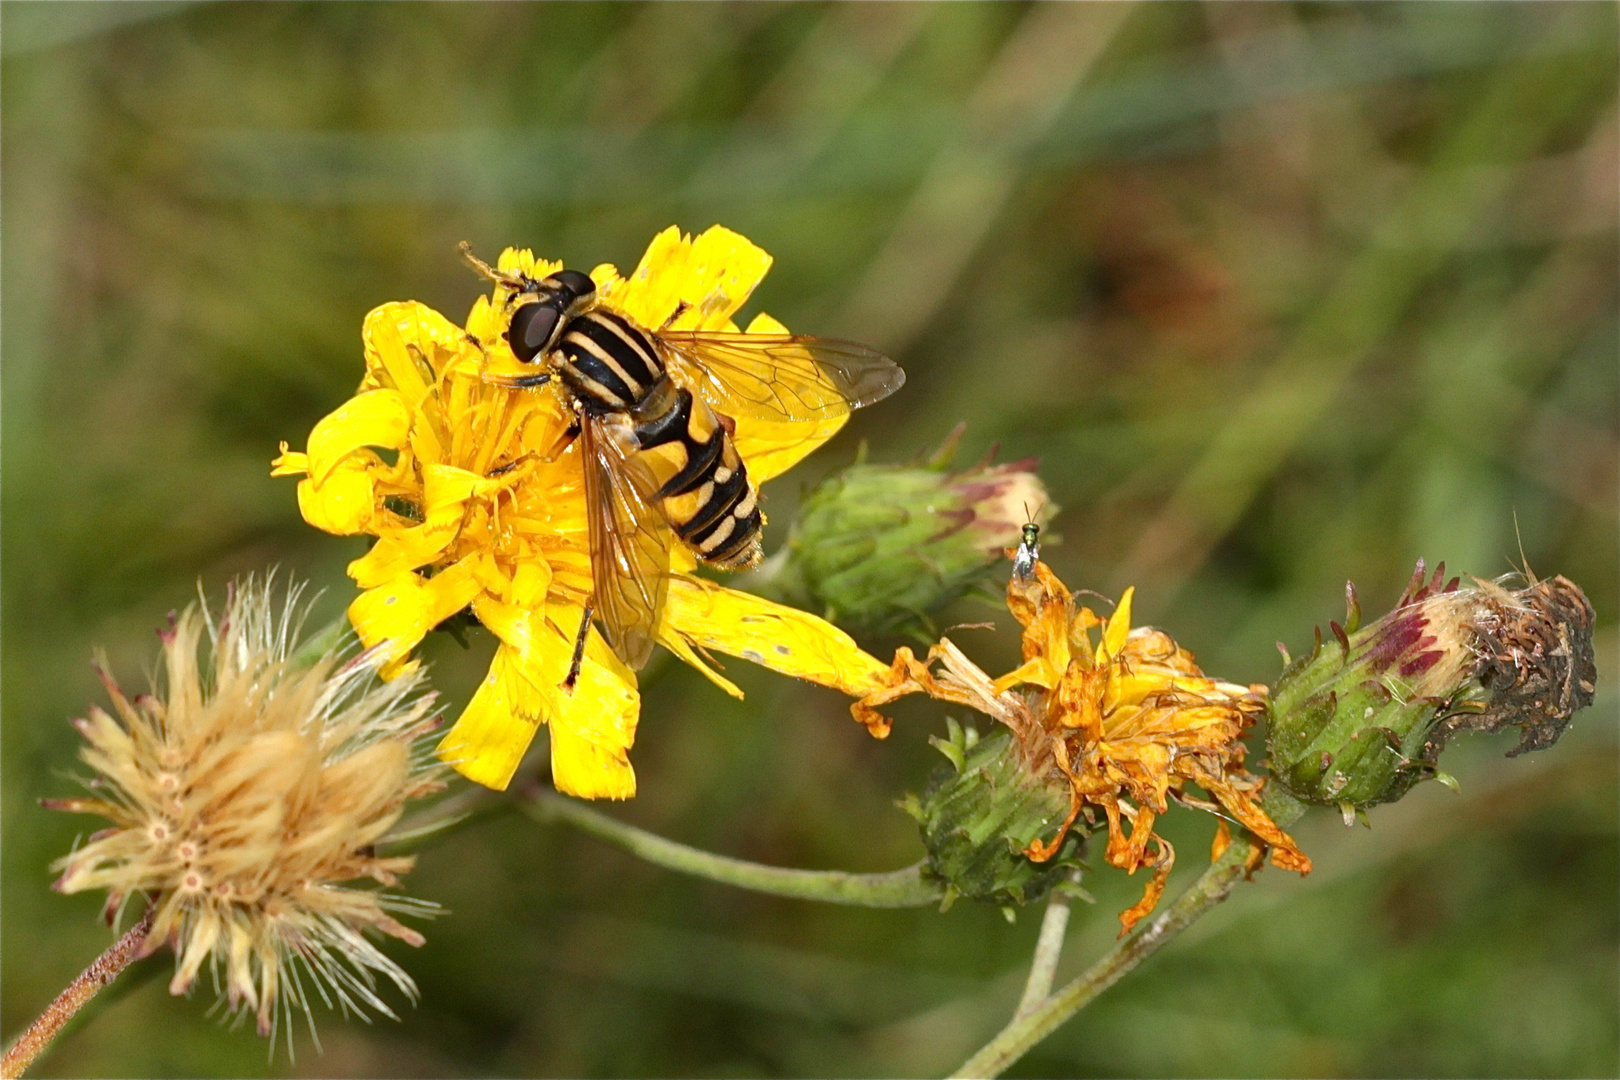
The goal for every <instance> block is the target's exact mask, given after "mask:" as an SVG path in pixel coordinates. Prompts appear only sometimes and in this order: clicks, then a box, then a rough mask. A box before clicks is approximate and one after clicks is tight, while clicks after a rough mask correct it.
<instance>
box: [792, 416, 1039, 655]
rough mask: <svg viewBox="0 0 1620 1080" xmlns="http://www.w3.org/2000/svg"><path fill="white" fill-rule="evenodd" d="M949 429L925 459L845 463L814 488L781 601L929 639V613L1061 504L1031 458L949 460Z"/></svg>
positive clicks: (856, 626)
mask: <svg viewBox="0 0 1620 1080" xmlns="http://www.w3.org/2000/svg"><path fill="white" fill-rule="evenodd" d="M960 437H961V429H960V428H958V429H957V430H956V431H955V432H953V433H952V435H951V437H950V438H948V439H947V440H946V442H945V445H944V446H942V447H941V448H940V450H939V451H938V452H936V453H935V454H934V455H933V457H932V458H930V459H929V460H927V461H926V462H919V463H915V464H910V465H871V464H867V463H866V462H865V461H860V460H858V461H856V463H855V464H853V465H851V466H849V467H848V468H846V469H843V470H841V471H839V472H837V473H834V474H833V475H832V476H830V477H828V478H827V479H826V480H824V481H822V482H821V483H820V484H819V485H817V486H816V487H815V488H814V489H813V490H812V491H811V492H810V493H809V494H808V496H806V498H805V501H804V504H803V506H802V508H801V509H800V512H799V518H798V521H797V522H795V523H794V526H793V532H792V534H791V535H790V536H789V538H788V544H787V549H786V551H785V554H784V561H783V564H782V566H781V569H780V571H779V575H778V577H777V582H778V587H779V588H780V589H781V591H782V593H783V598H784V599H785V600H786V601H787V602H788V603H791V604H793V605H795V606H798V607H805V608H811V609H816V608H820V609H822V610H824V611H825V612H826V613H827V618H828V619H830V620H831V621H833V622H836V623H838V624H839V625H841V626H843V627H845V628H847V629H850V630H853V631H855V632H856V633H869V634H889V633H895V632H917V633H920V634H922V635H924V636H932V633H931V631H932V626H931V624H930V616H931V615H932V614H933V613H934V612H936V611H938V610H939V609H941V608H943V607H944V606H945V605H946V604H949V603H951V602H952V601H954V600H957V599H959V598H960V597H962V596H963V595H964V594H966V593H967V592H968V591H969V589H971V588H972V587H973V586H974V585H976V584H979V583H980V582H982V581H983V580H984V579H985V577H986V575H987V573H988V572H989V571H990V569H991V568H992V567H993V566H994V565H995V564H996V563H997V562H998V561H999V560H1000V559H1001V558H1002V557H1003V552H1004V550H1005V549H1006V548H1008V547H1012V546H1015V545H1017V543H1018V538H1019V535H1020V533H1021V531H1022V529H1023V526H1024V523H1025V522H1026V521H1030V520H1033V519H1034V518H1036V517H1037V516H1038V517H1040V518H1041V519H1042V520H1044V518H1045V517H1047V516H1049V515H1050V513H1051V512H1052V510H1053V508H1052V507H1051V506H1050V504H1049V503H1048V502H1047V497H1046V489H1045V487H1044V486H1042V484H1041V481H1040V479H1039V478H1038V477H1037V476H1036V475H1035V472H1034V469H1035V464H1036V463H1035V461H1034V460H1033V459H1029V460H1024V461H1016V462H1009V463H1007V464H1003V465H993V464H991V463H990V461H989V460H986V461H984V462H982V463H980V464H979V465H976V466H974V467H973V468H971V469H968V470H966V471H965V472H960V473H950V472H947V471H946V470H947V467H948V466H949V464H950V459H951V457H952V456H953V454H954V451H955V449H956V444H957V442H958V441H959V439H960Z"/></svg>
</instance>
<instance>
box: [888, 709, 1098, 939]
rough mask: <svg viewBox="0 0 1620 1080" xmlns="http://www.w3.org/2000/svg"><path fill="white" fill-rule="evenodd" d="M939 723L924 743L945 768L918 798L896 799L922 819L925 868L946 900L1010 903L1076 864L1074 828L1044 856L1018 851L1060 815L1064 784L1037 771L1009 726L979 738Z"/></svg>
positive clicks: (1035, 894) (1039, 891) (1040, 890)
mask: <svg viewBox="0 0 1620 1080" xmlns="http://www.w3.org/2000/svg"><path fill="white" fill-rule="evenodd" d="M947 725H948V729H949V735H948V736H947V737H946V738H944V739H938V738H931V739H930V740H929V741H930V742H932V743H933V744H934V746H935V748H937V749H938V750H939V751H940V753H942V754H944V755H945V757H946V758H947V759H948V760H949V761H950V766H949V767H948V768H947V769H944V770H941V772H940V773H939V774H938V775H937V776H936V777H935V779H934V781H933V783H932V784H930V785H929V787H928V789H927V791H926V792H924V794H923V795H922V797H921V798H917V797H916V796H911V797H908V798H907V799H906V800H905V801H904V802H903V803H902V806H903V808H904V809H905V810H906V811H907V813H909V814H911V815H912V816H913V817H915V818H916V819H917V820H918V822H919V823H920V824H921V825H922V834H923V844H924V845H925V846H926V847H927V849H928V869H929V873H930V874H931V875H932V876H933V877H934V878H936V879H937V880H938V881H940V882H942V883H943V884H944V885H945V888H946V898H947V903H949V902H950V901H952V900H954V899H955V898H956V897H958V896H966V897H968V898H969V899H973V900H988V901H990V902H992V903H996V904H1000V905H1002V906H1003V907H1015V906H1019V905H1023V904H1027V903H1029V902H1030V901H1032V900H1037V899H1039V898H1040V897H1041V896H1044V895H1045V894H1046V893H1047V891H1048V890H1050V889H1051V888H1052V886H1053V885H1055V884H1057V883H1059V882H1061V881H1063V880H1064V879H1065V878H1067V877H1068V876H1069V875H1070V873H1071V871H1072V870H1073V868H1074V867H1075V866H1076V865H1078V864H1077V861H1076V859H1075V853H1076V851H1077V849H1078V847H1079V845H1080V842H1081V833H1080V830H1078V829H1076V830H1074V831H1072V832H1070V833H1069V835H1068V837H1067V839H1066V840H1065V841H1064V846H1063V849H1062V850H1061V851H1060V852H1059V853H1058V854H1057V856H1056V857H1054V858H1052V859H1050V860H1048V861H1045V862H1040V863H1037V862H1034V861H1032V860H1031V859H1030V858H1029V857H1028V856H1027V855H1026V854H1025V850H1026V849H1027V848H1028V847H1029V845H1030V843H1031V842H1032V841H1034V840H1036V839H1038V838H1040V837H1042V836H1047V835H1050V834H1051V833H1052V832H1053V831H1054V830H1055V829H1056V828H1057V826H1058V825H1059V824H1060V823H1061V822H1062V821H1063V820H1064V817H1065V816H1066V815H1067V813H1068V810H1069V792H1068V789H1067V788H1066V787H1065V786H1063V785H1061V784H1053V783H1050V782H1049V781H1047V780H1044V779H1042V778H1040V777H1038V776H1037V775H1036V774H1035V772H1034V771H1033V770H1031V768H1030V767H1029V765H1028V763H1027V762H1026V761H1025V760H1024V755H1023V754H1022V753H1021V752H1020V750H1019V748H1018V745H1017V743H1016V742H1015V741H1014V739H1013V737H1012V734H1011V733H1010V732H1008V731H1004V730H1002V731H997V732H996V733H995V734H993V735H990V736H989V737H987V738H982V739H981V738H980V737H979V733H978V731H977V730H976V729H974V728H973V727H971V726H970V727H966V728H964V727H962V726H961V725H959V724H957V723H956V721H954V720H949V721H947Z"/></svg>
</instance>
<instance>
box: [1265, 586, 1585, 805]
mask: <svg viewBox="0 0 1620 1080" xmlns="http://www.w3.org/2000/svg"><path fill="white" fill-rule="evenodd" d="M1512 584H1514V581H1513V580H1512V579H1507V578H1504V579H1502V580H1500V581H1495V582H1491V581H1483V580H1480V579H1478V578H1474V579H1470V581H1469V583H1467V584H1464V583H1463V582H1462V580H1461V579H1460V578H1452V579H1451V580H1450V581H1449V582H1447V581H1446V576H1445V564H1444V563H1441V564H1440V566H1439V567H1438V568H1437V569H1436V570H1435V572H1434V575H1433V577H1432V578H1431V577H1428V575H1427V568H1426V567H1425V566H1424V564H1423V562H1422V560H1419V561H1418V564H1417V568H1416V569H1415V570H1414V571H1413V574H1412V578H1411V581H1410V582H1409V583H1408V584H1407V587H1406V590H1405V591H1404V592H1403V593H1402V594H1401V597H1400V599H1399V600H1397V601H1396V603H1395V607H1394V609H1393V610H1391V611H1390V612H1389V613H1388V614H1386V615H1384V616H1383V617H1382V618H1380V619H1378V620H1376V621H1375V622H1373V623H1372V624H1371V625H1370V626H1366V627H1362V626H1360V619H1361V606H1360V603H1359V602H1358V601H1357V600H1356V593H1355V588H1354V586H1350V585H1347V586H1346V590H1345V591H1346V598H1347V601H1348V605H1347V606H1348V611H1347V613H1346V617H1345V625H1343V626H1340V625H1339V624H1338V623H1336V622H1335V623H1330V624H1329V626H1330V628H1331V630H1332V633H1333V638H1334V639H1335V641H1336V645H1335V642H1334V641H1330V642H1328V643H1327V644H1326V645H1325V646H1324V644H1323V640H1322V635H1321V632H1320V631H1318V632H1317V638H1316V644H1315V646H1314V647H1313V648H1312V650H1311V652H1310V653H1309V654H1308V655H1305V656H1302V657H1300V658H1299V659H1297V660H1292V661H1290V662H1289V665H1288V668H1287V670H1286V671H1284V672H1283V675H1282V677H1281V678H1280V679H1279V680H1278V682H1277V692H1276V695H1275V699H1274V700H1275V717H1274V719H1273V722H1272V724H1271V731H1270V733H1269V751H1270V756H1271V761H1272V772H1273V775H1274V776H1275V777H1276V779H1277V782H1278V783H1279V784H1281V785H1283V787H1284V788H1286V789H1287V791H1288V792H1289V794H1291V795H1293V796H1294V797H1295V798H1298V799H1301V800H1303V801H1305V802H1308V803H1316V804H1319V805H1324V806H1338V807H1340V809H1341V810H1342V811H1343V812H1344V814H1345V817H1346V820H1347V821H1350V820H1354V816H1355V812H1356V811H1359V810H1364V809H1366V808H1367V807H1370V806H1376V805H1378V804H1379V803H1385V802H1392V801H1394V800H1396V799H1399V798H1401V797H1402V796H1403V795H1405V794H1406V792H1407V791H1408V790H1410V789H1411V787H1412V785H1414V784H1416V783H1418V782H1420V781H1422V780H1427V779H1430V778H1440V779H1442V780H1447V781H1449V778H1448V777H1446V776H1445V774H1443V773H1441V772H1440V771H1439V760H1440V753H1441V751H1442V750H1443V749H1444V748H1445V745H1446V741H1447V740H1448V739H1449V738H1450V737H1452V736H1453V735H1456V734H1458V733H1462V732H1468V731H1487V732H1495V731H1501V730H1503V729H1504V728H1507V727H1517V728H1518V729H1519V730H1520V732H1521V736H1520V741H1519V745H1518V747H1517V748H1516V749H1514V750H1512V751H1511V752H1510V754H1519V753H1523V752H1525V751H1528V750H1540V749H1544V748H1546V747H1548V746H1551V745H1552V744H1553V743H1555V742H1556V741H1558V737H1559V736H1560V735H1562V734H1563V731H1564V728H1565V727H1566V726H1568V724H1569V721H1570V718H1571V717H1572V716H1573V715H1574V714H1575V713H1576V711H1578V710H1579V709H1582V708H1585V707H1586V706H1587V705H1590V704H1591V703H1592V696H1593V694H1594V692H1595V690H1596V685H1597V665H1596V663H1595V662H1594V659H1593V653H1592V624H1593V614H1592V605H1591V604H1590V603H1588V602H1587V599H1586V596H1585V594H1584V593H1582V592H1581V590H1580V589H1579V588H1578V587H1577V586H1576V585H1575V584H1574V583H1573V582H1571V581H1569V580H1568V579H1567V578H1563V577H1555V578H1552V579H1550V580H1546V581H1538V580H1534V579H1531V580H1529V581H1528V582H1527V583H1526V584H1525V587H1523V588H1518V589H1515V588H1511V587H1510V586H1511V585H1512ZM1284 655H1285V656H1286V655H1287V651H1286V650H1284Z"/></svg>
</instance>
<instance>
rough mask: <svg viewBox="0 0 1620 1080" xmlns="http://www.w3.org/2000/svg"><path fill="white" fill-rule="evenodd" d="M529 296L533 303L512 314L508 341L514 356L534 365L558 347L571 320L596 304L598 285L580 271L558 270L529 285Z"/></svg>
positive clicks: (507, 336)
mask: <svg viewBox="0 0 1620 1080" xmlns="http://www.w3.org/2000/svg"><path fill="white" fill-rule="evenodd" d="M526 292H527V294H528V295H529V296H532V297H533V300H532V301H531V302H529V303H526V304H524V305H523V306H521V307H519V308H518V309H517V310H516V311H514V312H513V313H512V322H511V325H510V326H509V327H508V328H507V331H506V340H507V342H508V343H510V344H511V346H512V355H514V356H516V357H517V358H518V359H519V360H520V361H522V362H523V363H525V364H532V363H534V362H535V360H537V359H538V358H540V357H541V356H544V355H545V354H546V353H548V352H550V351H551V350H552V348H554V347H555V346H556V344H557V339H558V338H559V337H561V336H562V332H563V329H564V328H565V327H566V326H567V325H568V320H569V319H571V318H573V317H574V316H575V315H578V314H579V313H580V312H582V311H584V310H585V309H586V308H588V307H590V306H591V304H592V303H593V302H594V301H595V300H596V282H594V281H592V280H591V279H590V275H588V274H582V273H580V272H579V271H578V270H558V271H557V272H556V273H555V274H548V275H546V276H545V277H544V278H542V279H541V280H539V281H531V282H529V283H528V289H527V290H526Z"/></svg>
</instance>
